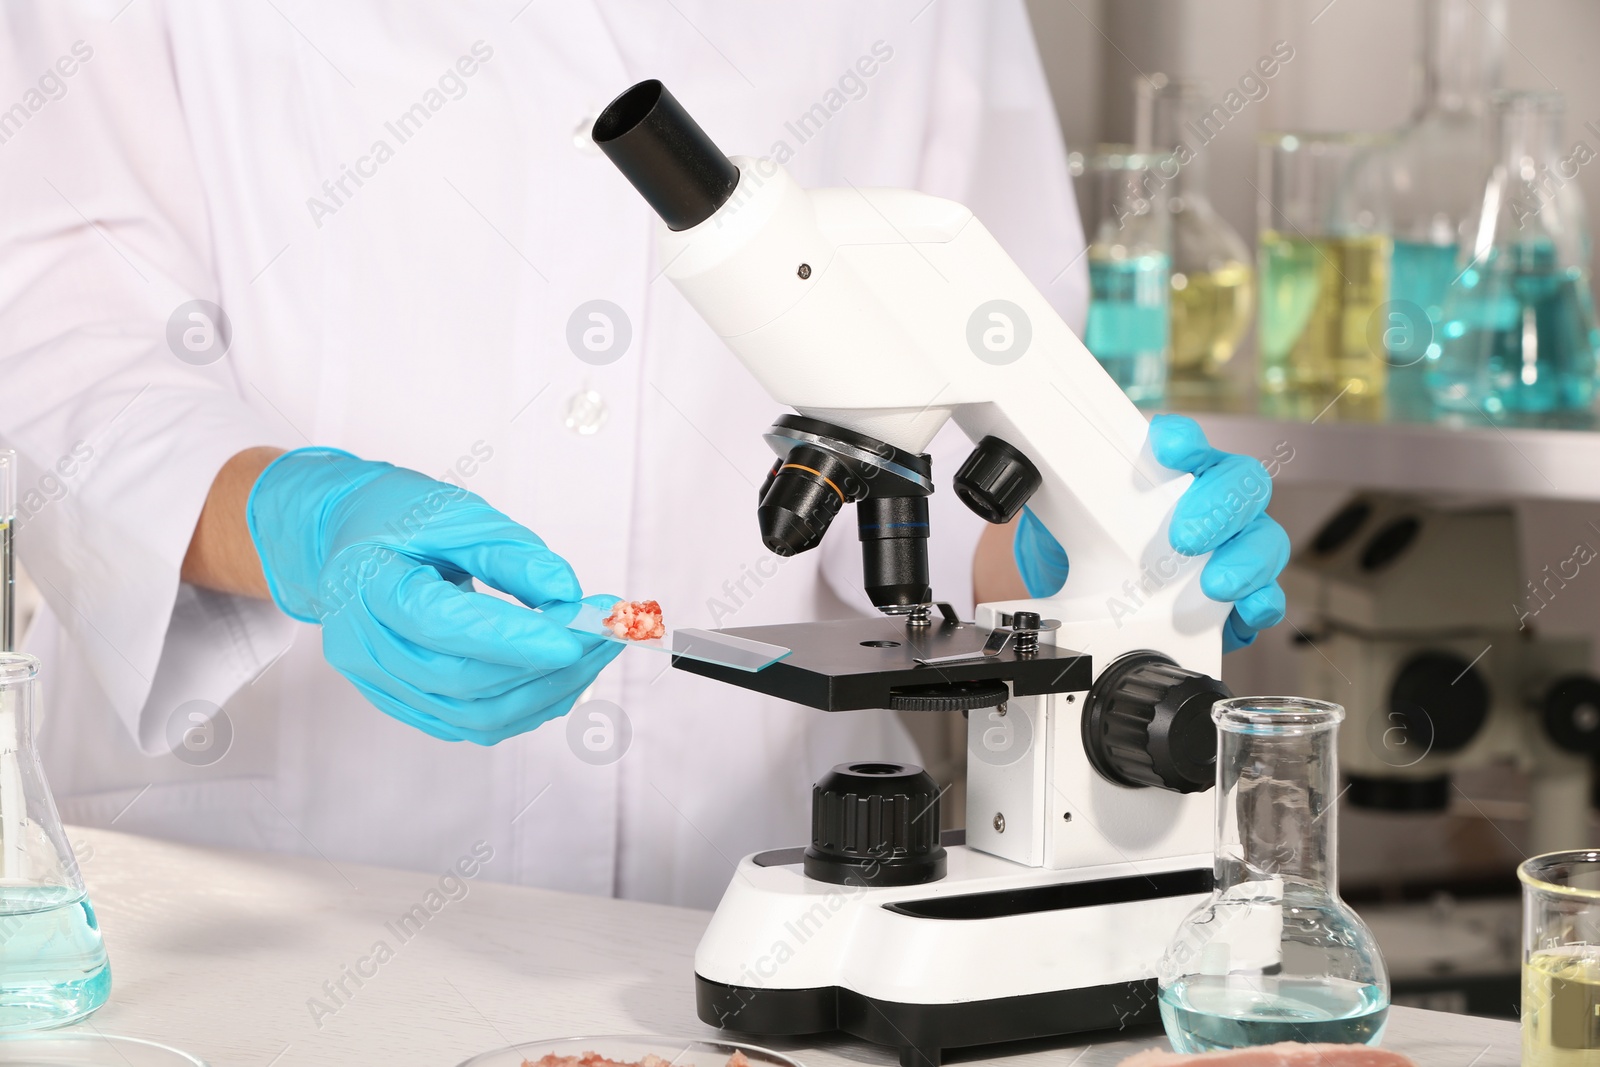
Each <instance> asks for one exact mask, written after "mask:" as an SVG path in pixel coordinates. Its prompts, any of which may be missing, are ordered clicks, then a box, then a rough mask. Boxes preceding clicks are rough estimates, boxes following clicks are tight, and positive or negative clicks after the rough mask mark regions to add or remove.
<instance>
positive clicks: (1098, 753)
mask: <svg viewBox="0 0 1600 1067" xmlns="http://www.w3.org/2000/svg"><path fill="white" fill-rule="evenodd" d="M1232 695H1233V694H1232V693H1231V692H1229V690H1228V687H1227V686H1225V685H1223V684H1222V683H1221V682H1219V681H1217V680H1216V679H1215V678H1211V677H1209V676H1207V675H1204V674H1197V673H1196V672H1194V671H1189V670H1184V669H1183V668H1182V667H1180V666H1178V665H1177V664H1176V663H1173V662H1172V661H1171V660H1170V659H1168V658H1167V657H1166V656H1163V655H1161V654H1159V653H1156V652H1131V653H1129V654H1128V655H1126V656H1123V657H1122V658H1121V659H1119V660H1117V661H1116V662H1114V663H1112V664H1111V666H1109V667H1107V668H1106V669H1105V670H1104V671H1103V672H1102V673H1101V675H1100V677H1099V678H1098V679H1096V680H1095V683H1094V686H1093V688H1091V689H1090V691H1089V706H1088V708H1086V709H1085V711H1084V715H1083V745H1084V749H1085V750H1086V751H1087V752H1088V754H1089V762H1090V763H1092V764H1093V765H1094V767H1095V769H1096V770H1098V771H1099V772H1100V773H1101V774H1103V775H1105V776H1106V777H1107V778H1109V779H1111V780H1112V781H1113V782H1118V783H1120V784H1122V785H1132V786H1155V787H1157V788H1160V789H1170V790H1172V791H1174V792H1177V793H1198V792H1202V791H1204V790H1206V789H1210V788H1211V786H1212V785H1213V784H1215V782H1216V775H1217V727H1216V724H1215V723H1214V722H1212V720H1211V706H1212V705H1213V704H1215V703H1216V702H1217V701H1219V700H1226V699H1227V698H1228V697H1231V696H1232Z"/></svg>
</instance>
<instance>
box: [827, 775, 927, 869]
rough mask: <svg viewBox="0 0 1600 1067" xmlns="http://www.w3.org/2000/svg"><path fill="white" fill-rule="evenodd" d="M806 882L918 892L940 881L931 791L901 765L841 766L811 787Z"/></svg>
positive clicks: (924, 781)
mask: <svg viewBox="0 0 1600 1067" xmlns="http://www.w3.org/2000/svg"><path fill="white" fill-rule="evenodd" d="M805 871H806V877H808V878H814V879H816V880H817V881H819V882H832V883H834V884H836V885H870V886H883V885H920V884H922V883H923V882H933V881H937V880H938V879H940V878H943V877H944V871H945V851H944V846H943V845H941V844H940V843H939V787H938V786H937V785H935V784H934V781H933V779H932V778H931V777H930V776H929V775H928V772H926V771H924V770H923V769H922V768H921V767H916V766H913V765H911V764H909V763H841V764H839V766H837V767H835V768H834V769H833V770H831V771H829V772H828V773H827V774H826V775H824V776H823V778H822V781H820V782H818V783H817V784H816V785H814V786H812V787H811V847H810V848H808V849H806V856H805Z"/></svg>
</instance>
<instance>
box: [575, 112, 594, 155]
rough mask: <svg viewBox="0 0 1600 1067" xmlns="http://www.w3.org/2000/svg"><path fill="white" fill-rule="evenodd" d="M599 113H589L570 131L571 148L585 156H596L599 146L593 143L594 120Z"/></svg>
mask: <svg viewBox="0 0 1600 1067" xmlns="http://www.w3.org/2000/svg"><path fill="white" fill-rule="evenodd" d="M599 117H600V114H599V112H594V111H591V112H590V113H589V114H587V115H585V116H583V118H581V119H579V120H578V125H577V126H575V127H573V130H572V147H574V148H576V149H577V150H578V151H580V152H582V153H584V154H585V155H590V156H598V155H599V154H600V146H599V145H597V144H595V143H594V120H595V119H597V118H599Z"/></svg>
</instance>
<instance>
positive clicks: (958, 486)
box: [955, 436, 1044, 523]
mask: <svg viewBox="0 0 1600 1067" xmlns="http://www.w3.org/2000/svg"><path fill="white" fill-rule="evenodd" d="M1043 484H1044V478H1043V477H1042V476H1041V475H1040V474H1039V468H1038V467H1035V466H1034V465H1033V461H1032V460H1030V459H1029V458H1028V457H1027V456H1025V455H1023V454H1022V453H1021V452H1020V451H1018V450H1017V449H1015V448H1012V447H1011V446H1010V445H1008V444H1006V443H1005V442H1004V441H1002V440H1000V438H998V437H993V436H990V437H985V438H984V439H983V440H981V441H979V442H978V447H977V448H974V449H973V450H972V455H970V456H968V457H967V461H966V462H965V463H963V464H962V465H961V469H960V470H958V471H956V478H955V490H956V496H958V497H960V498H961V501H962V503H964V504H966V505H967V507H969V508H971V509H972V511H973V513H974V514H976V515H977V516H978V517H979V518H981V519H985V520H987V521H989V522H993V523H1004V522H1010V521H1011V520H1012V519H1014V518H1016V517H1017V512H1019V511H1021V510H1022V505H1024V504H1026V503H1027V502H1028V500H1029V499H1030V498H1032V496H1033V494H1034V493H1036V492H1038V491H1039V486H1041V485H1043Z"/></svg>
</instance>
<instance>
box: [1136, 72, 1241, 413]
mask: <svg viewBox="0 0 1600 1067" xmlns="http://www.w3.org/2000/svg"><path fill="white" fill-rule="evenodd" d="M1134 94H1135V96H1136V98H1137V103H1138V108H1137V112H1136V117H1135V126H1134V130H1135V132H1134V147H1135V148H1136V149H1137V150H1138V151H1140V152H1154V153H1172V161H1171V163H1170V164H1168V165H1167V168H1166V170H1168V171H1170V173H1165V172H1164V173H1162V174H1161V175H1160V176H1161V177H1163V178H1166V179H1168V182H1169V184H1168V186H1167V192H1168V196H1167V213H1168V215H1169V216H1170V217H1171V219H1172V278H1171V287H1172V308H1171V320H1172V322H1171V330H1172V354H1171V357H1170V361H1169V364H1168V369H1167V398H1168V400H1169V401H1170V402H1172V403H1175V404H1177V405H1178V406H1180V407H1194V408H1205V409H1210V408H1217V407H1222V406H1226V401H1227V398H1228V395H1229V389H1228V377H1227V373H1226V366H1227V363H1228V361H1229V360H1230V359H1232V358H1233V354H1234V352H1235V351H1236V350H1237V349H1238V347H1239V342H1240V341H1241V340H1242V339H1243V337H1244V333H1245V331H1246V330H1247V329H1248V328H1249V326H1250V316H1251V315H1252V314H1253V313H1254V300H1255V270H1254V268H1253V267H1252V266H1251V264H1250V248H1249V246H1248V245H1246V244H1245V243H1244V238H1242V237H1240V236H1239V233H1238V231H1237V230H1235V229H1234V228H1233V227H1232V226H1230V225H1228V223H1227V220H1225V219H1224V218H1223V217H1222V216H1221V215H1219V214H1218V213H1217V210H1216V208H1214V207H1212V206H1211V200H1210V198H1209V197H1207V195H1206V173H1205V172H1206V155H1205V153H1206V143H1207V141H1206V140H1205V138H1207V137H1209V136H1214V134H1213V133H1208V131H1209V130H1210V129H1211V126H1209V125H1208V123H1209V124H1214V123H1215V119H1214V118H1213V117H1212V115H1211V108H1212V107H1213V105H1214V104H1215V101H1213V100H1210V99H1209V98H1208V97H1207V95H1206V91H1205V86H1204V85H1203V84H1202V83H1200V82H1198V81H1190V80H1184V79H1171V78H1168V77H1167V76H1166V75H1165V74H1152V75H1150V77H1148V78H1144V77H1140V78H1137V79H1135V81H1134Z"/></svg>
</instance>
